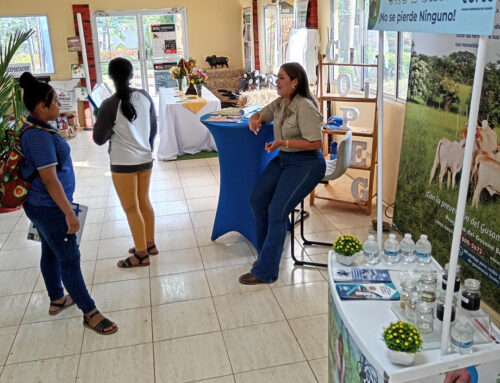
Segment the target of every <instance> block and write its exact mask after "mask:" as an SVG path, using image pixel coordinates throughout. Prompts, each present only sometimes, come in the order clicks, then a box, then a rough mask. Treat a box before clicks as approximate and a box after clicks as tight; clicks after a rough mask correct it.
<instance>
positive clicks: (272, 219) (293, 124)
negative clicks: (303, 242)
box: [239, 63, 326, 285]
mask: <svg viewBox="0 0 500 383" xmlns="http://www.w3.org/2000/svg"><path fill="white" fill-rule="evenodd" d="M277 91H278V95H279V96H280V97H279V98H277V99H276V100H275V101H273V102H272V103H270V104H269V105H267V106H266V107H264V109H262V110H261V111H260V112H259V113H255V114H254V115H253V116H252V117H251V118H250V122H249V125H250V130H252V131H253V132H254V133H255V134H258V133H259V130H260V127H261V124H262V123H264V122H269V121H274V128H273V129H274V141H273V142H268V143H267V144H266V146H265V150H267V151H268V152H272V151H274V150H276V149H280V152H279V153H278V155H277V156H276V157H275V158H274V159H273V160H272V161H271V162H270V163H269V164H268V165H267V167H266V169H265V170H264V172H263V174H262V176H261V177H260V178H259V180H258V181H257V183H256V184H255V186H254V188H253V190H252V192H251V194H250V204H251V207H252V211H253V214H254V217H255V225H256V229H257V251H258V259H257V261H256V262H254V264H253V268H252V269H251V271H250V272H249V273H246V274H243V275H242V276H240V278H239V281H240V283H243V284H249V285H253V284H258V283H272V282H275V281H276V280H277V279H278V273H279V264H280V259H281V254H282V253H283V246H284V243H285V237H286V225H287V217H288V215H289V214H290V213H291V211H292V210H293V209H294V208H295V206H297V204H298V203H299V202H300V201H302V200H303V199H304V198H305V197H306V196H307V195H308V194H309V193H310V192H311V191H312V190H313V189H314V187H315V186H316V185H317V184H318V183H319V181H321V179H322V178H323V177H324V175H325V170H326V164H325V159H324V156H323V154H322V152H321V151H320V148H321V143H322V135H321V129H322V126H323V117H322V116H321V113H320V112H319V111H318V107H317V104H316V102H315V101H314V99H313V97H312V95H311V92H310V91H309V82H308V80H307V75H306V73H305V71H304V68H302V66H301V65H300V64H298V63H287V64H284V65H282V66H281V68H280V70H279V72H278V80H277Z"/></svg>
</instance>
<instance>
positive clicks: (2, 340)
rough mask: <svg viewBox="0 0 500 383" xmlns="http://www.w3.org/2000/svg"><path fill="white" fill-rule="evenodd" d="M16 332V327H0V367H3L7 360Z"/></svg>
mask: <svg viewBox="0 0 500 383" xmlns="http://www.w3.org/2000/svg"><path fill="white" fill-rule="evenodd" d="M17 330H18V327H17V326H12V327H0V366H3V365H4V364H5V361H6V360H7V356H8V355H9V351H10V348H11V347H12V342H13V341H14V338H15V337H16V333H17Z"/></svg>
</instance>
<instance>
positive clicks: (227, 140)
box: [201, 115, 279, 246]
mask: <svg viewBox="0 0 500 383" xmlns="http://www.w3.org/2000/svg"><path fill="white" fill-rule="evenodd" d="M208 117H209V116H208V115H205V116H203V117H202V118H201V122H202V123H203V124H205V126H206V127H207V128H208V130H209V131H210V133H211V134H212V136H213V137H214V140H215V144H216V145H217V151H218V152H219V167H220V193H219V203H218V205H217V213H216V215H215V222H214V227H213V230H212V241H213V240H216V239H217V238H219V237H220V236H221V235H224V234H226V233H228V232H230V231H237V232H239V233H241V234H242V235H243V236H245V238H247V239H248V240H249V241H250V242H251V243H252V244H253V245H254V246H255V245H256V241H257V238H256V234H255V220H254V218H253V214H252V210H251V209H250V203H249V198H250V191H251V190H252V188H253V186H254V185H255V183H256V182H257V180H258V179H259V177H260V175H261V174H262V172H263V170H264V169H265V167H266V166H267V164H268V163H269V161H271V160H272V159H273V158H274V157H275V156H276V155H277V154H278V152H279V151H278V150H275V151H274V152H272V153H267V152H266V151H265V149H264V148H265V144H266V142H270V141H273V140H274V138H273V137H274V136H273V129H272V123H268V124H265V125H263V126H262V129H261V130H260V132H259V134H258V135H255V134H254V133H253V132H252V131H250V129H249V128H248V121H246V122H241V123H237V124H235V123H222V122H206V121H205V119H206V118H208Z"/></svg>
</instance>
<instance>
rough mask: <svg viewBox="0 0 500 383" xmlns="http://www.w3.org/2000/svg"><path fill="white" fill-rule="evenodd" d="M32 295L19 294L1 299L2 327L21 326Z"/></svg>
mask: <svg viewBox="0 0 500 383" xmlns="http://www.w3.org/2000/svg"><path fill="white" fill-rule="evenodd" d="M30 296H31V294H29V293H28V294H18V295H8V296H5V297H0V308H1V310H2V311H1V315H0V327H7V326H17V325H19V324H21V320H22V319H23V315H24V312H25V311H26V307H27V306H28V302H29V300H30Z"/></svg>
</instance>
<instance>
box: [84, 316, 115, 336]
mask: <svg viewBox="0 0 500 383" xmlns="http://www.w3.org/2000/svg"><path fill="white" fill-rule="evenodd" d="M97 314H100V313H99V310H96V311H95V312H94V313H92V314H90V315H89V316H88V317H87V316H86V315H83V326H84V327H87V328H89V329H91V330H94V331H95V332H96V333H98V334H101V335H110V334H114V333H115V332H117V331H118V326H117V327H115V328H113V329H112V330H109V331H105V329H107V328H108V327H111V326H113V325H114V324H115V323H114V322H112V321H110V320H109V319H108V318H106V317H103V319H102V320H101V321H100V322H99V323H97V324H96V325H95V326H94V327H92V326H91V325H90V320H91V319H92V318H93V317H95V316H96V315H97Z"/></svg>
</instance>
